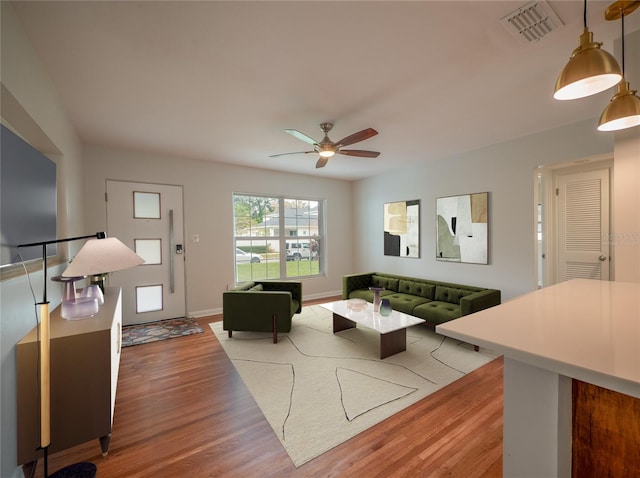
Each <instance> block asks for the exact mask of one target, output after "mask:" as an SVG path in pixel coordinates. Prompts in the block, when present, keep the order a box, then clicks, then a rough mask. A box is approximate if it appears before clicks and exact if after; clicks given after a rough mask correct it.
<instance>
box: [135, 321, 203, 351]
mask: <svg viewBox="0 0 640 478" xmlns="http://www.w3.org/2000/svg"><path fill="white" fill-rule="evenodd" d="M201 333H202V327H200V326H199V325H198V323H197V322H196V321H195V319H191V318H186V317H183V318H180V319H169V320H160V321H158V322H148V323H146V324H136V325H125V326H124V327H122V346H123V347H130V346H132V345H140V344H148V343H149V342H157V341H159V340H167V339H173V338H176V337H183V336H185V335H193V334H201Z"/></svg>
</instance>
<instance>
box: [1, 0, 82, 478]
mask: <svg viewBox="0 0 640 478" xmlns="http://www.w3.org/2000/svg"><path fill="white" fill-rule="evenodd" d="M1 8H2V11H1V16H2V28H1V35H2V57H1V60H2V65H1V68H0V71H1V74H2V76H1V78H0V79H1V81H2V110H1V113H2V123H3V124H5V125H7V126H8V127H9V128H10V129H12V130H14V131H15V132H16V133H18V134H19V135H20V136H22V137H23V138H24V139H25V140H26V141H28V142H29V143H31V144H32V145H33V146H34V147H36V148H37V149H39V150H40V151H41V152H43V153H45V154H47V155H49V156H50V157H51V158H52V159H53V160H54V161H55V162H56V164H57V176H58V191H59V195H58V231H57V235H58V237H73V236H78V235H82V234H83V233H84V228H83V224H82V221H83V216H84V212H83V202H82V200H81V199H82V196H81V194H82V189H81V179H80V178H81V177H82V145H81V144H80V142H79V140H78V138H77V136H76V133H75V131H74V129H73V128H72V126H71V123H70V122H69V120H68V117H67V115H66V113H65V111H64V109H63V108H62V107H61V104H60V102H59V100H58V97H57V94H56V92H55V90H54V89H53V88H52V86H51V83H50V81H49V79H48V77H47V74H46V71H45V70H44V67H43V65H42V64H41V62H40V60H39V58H38V57H37V55H36V53H35V51H34V50H33V48H32V47H31V44H30V43H29V41H28V40H27V38H26V37H25V36H24V33H23V31H22V29H21V27H20V24H19V22H18V20H17V18H16V17H15V15H14V12H13V10H12V7H11V5H10V3H9V2H1ZM51 239H55V238H53V237H52V238H51ZM81 245H82V243H80V244H69V245H68V248H69V250H71V251H74V250H77V249H78V248H79V247H80V246H81ZM61 249H62V250H63V251H64V250H66V249H67V247H64V246H60V247H59V250H61ZM62 269H63V267H62V266H60V265H58V266H53V267H50V268H49V272H48V277H51V276H53V275H56V274H59V273H60V272H62ZM31 276H32V277H31V280H32V283H33V287H34V289H35V295H36V301H39V300H42V272H36V273H33V274H32V275H31ZM60 294H61V291H60V290H58V289H57V288H55V287H50V288H48V299H49V301H50V302H51V307H54V306H56V305H57V304H58V303H59V302H60ZM0 303H1V305H0V316H1V319H0V367H1V371H2V373H1V375H0V413H1V417H0V421H1V424H2V426H1V429H2V431H1V432H0V476H2V477H3V478H5V477H6V478H9V477H15V478H17V477H21V476H22V471H21V470H20V469H19V468H18V467H17V466H16V433H17V432H16V430H17V423H16V373H15V370H16V361H15V344H16V343H17V342H18V341H19V340H20V339H21V338H22V337H23V336H24V335H26V333H27V332H28V331H29V330H30V329H31V328H33V327H34V326H35V324H36V317H35V314H34V310H35V308H34V305H33V304H34V299H33V297H32V295H31V292H30V289H29V284H28V282H27V279H26V278H25V276H22V275H21V276H18V277H15V278H12V279H6V277H3V280H2V282H0Z"/></svg>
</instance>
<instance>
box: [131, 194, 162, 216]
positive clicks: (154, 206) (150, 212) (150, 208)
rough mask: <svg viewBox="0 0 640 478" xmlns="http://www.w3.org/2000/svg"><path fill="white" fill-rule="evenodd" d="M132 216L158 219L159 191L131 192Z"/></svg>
mask: <svg viewBox="0 0 640 478" xmlns="http://www.w3.org/2000/svg"><path fill="white" fill-rule="evenodd" d="M133 217H135V218H136V219H160V193H143V192H140V191H134V193H133Z"/></svg>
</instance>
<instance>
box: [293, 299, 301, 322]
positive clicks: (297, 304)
mask: <svg viewBox="0 0 640 478" xmlns="http://www.w3.org/2000/svg"><path fill="white" fill-rule="evenodd" d="M298 307H300V302H298V301H297V300H295V299H291V317H292V318H293V316H294V315H295V314H296V313H297V312H298Z"/></svg>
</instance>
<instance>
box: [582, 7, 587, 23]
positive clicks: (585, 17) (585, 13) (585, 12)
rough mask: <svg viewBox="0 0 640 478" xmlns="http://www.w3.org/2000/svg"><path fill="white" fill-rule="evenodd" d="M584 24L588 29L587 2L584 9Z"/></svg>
mask: <svg viewBox="0 0 640 478" xmlns="http://www.w3.org/2000/svg"><path fill="white" fill-rule="evenodd" d="M582 15H583V19H582V21H583V23H584V27H585V28H587V0H584V9H583V13H582Z"/></svg>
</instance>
